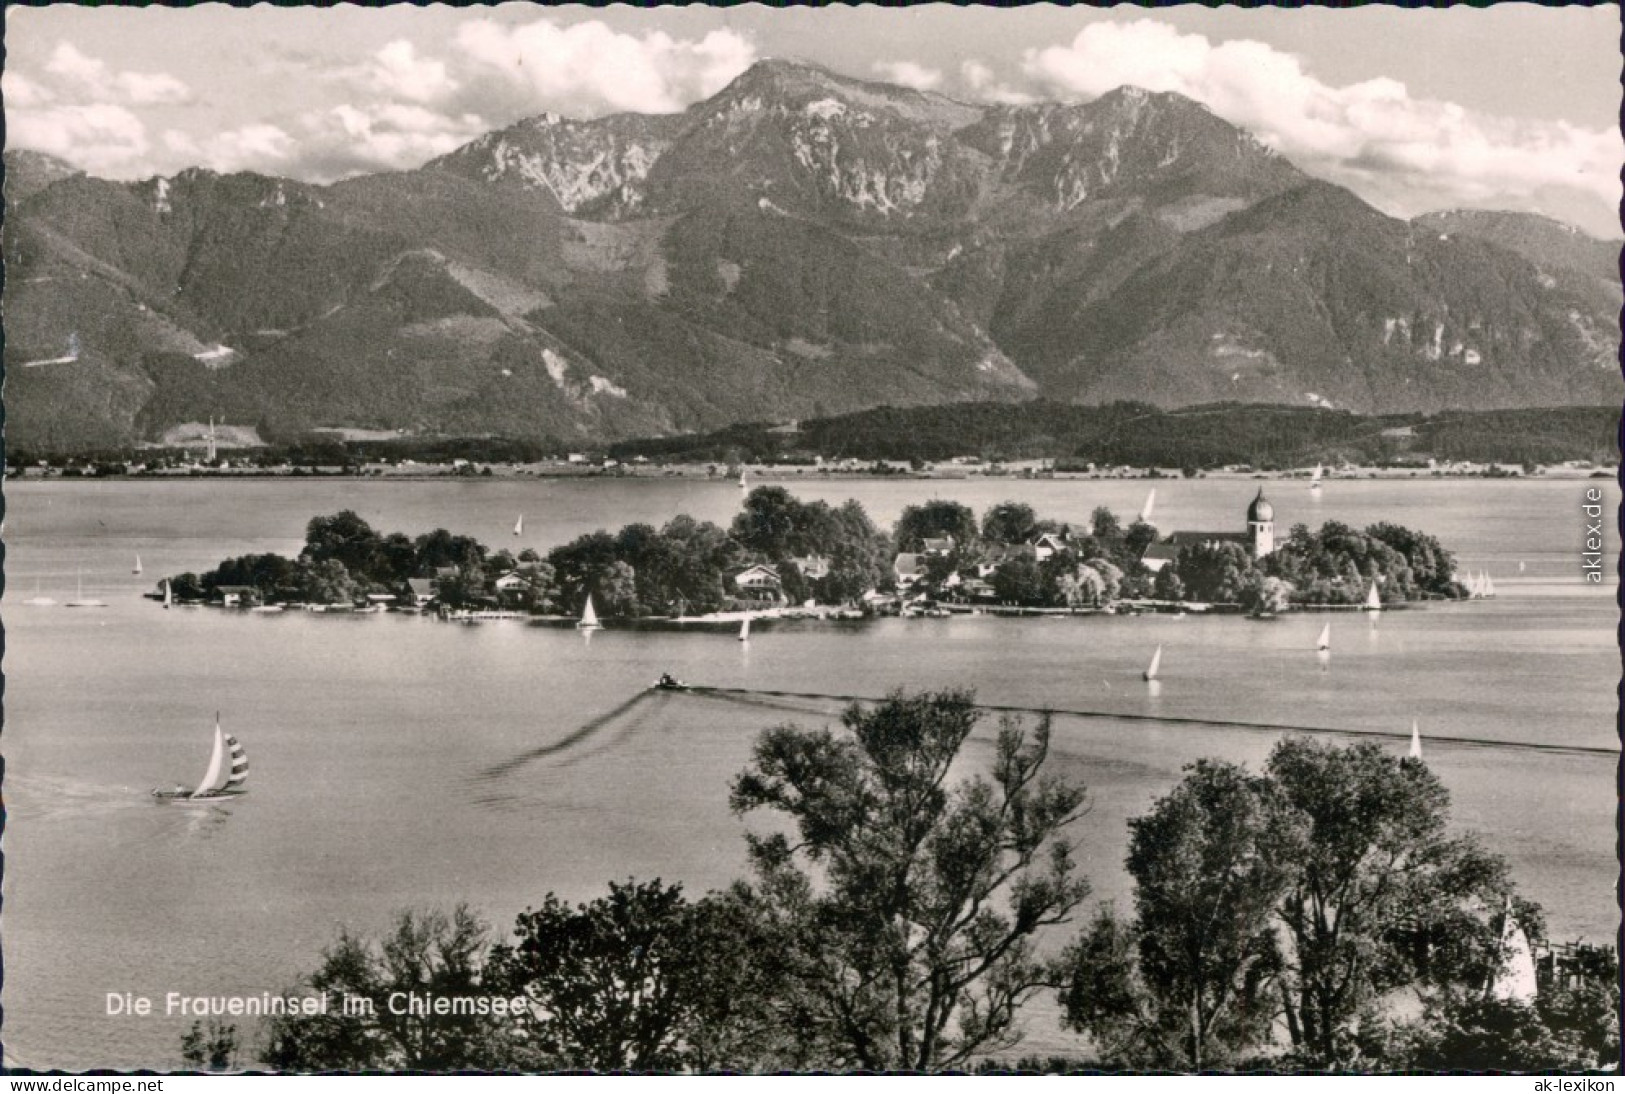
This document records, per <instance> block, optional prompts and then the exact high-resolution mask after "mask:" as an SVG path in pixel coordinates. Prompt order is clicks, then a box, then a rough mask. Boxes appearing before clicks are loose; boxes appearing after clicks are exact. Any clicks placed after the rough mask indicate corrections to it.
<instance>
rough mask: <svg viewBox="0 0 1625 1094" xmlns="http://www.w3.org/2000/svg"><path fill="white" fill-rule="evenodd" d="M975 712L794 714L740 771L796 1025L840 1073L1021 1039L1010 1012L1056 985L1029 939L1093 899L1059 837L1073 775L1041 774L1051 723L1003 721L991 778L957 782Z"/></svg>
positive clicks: (966, 707) (956, 1056) (914, 700)
mask: <svg viewBox="0 0 1625 1094" xmlns="http://www.w3.org/2000/svg"><path fill="white" fill-rule="evenodd" d="M979 718H980V712H979V711H978V710H977V709H976V707H975V706H974V700H973V698H972V696H971V694H970V693H969V692H966V691H944V692H936V693H924V694H920V695H914V696H906V695H904V694H902V693H901V692H895V693H893V694H892V695H891V696H889V697H888V698H887V699H885V700H884V701H882V702H881V703H879V704H877V705H875V706H874V707H872V708H870V709H867V710H866V709H863V708H861V707H859V706H856V705H854V706H853V707H851V708H849V709H848V710H847V712H846V714H845V715H844V716H843V717H842V721H841V731H840V732H839V733H837V732H834V731H832V730H830V729H828V728H825V729H820V730H807V729H802V728H799V727H797V726H794V725H784V726H780V727H778V728H776V729H771V730H768V731H767V732H766V733H764V734H763V735H762V737H761V738H760V739H759V740H758V741H757V744H756V749H755V759H754V763H753V764H752V766H751V767H750V768H748V769H747V770H746V771H745V772H744V773H742V774H741V775H740V776H739V777H738V778H737V779H736V780H735V782H734V786H733V792H732V796H731V802H732V804H733V807H734V810H735V811H736V812H738V813H741V814H744V813H748V812H751V811H753V810H757V809H767V810H770V811H772V812H774V813H777V814H781V815H782V816H783V817H784V818H785V819H787V820H789V821H790V822H791V823H792V824H793V825H794V829H795V833H796V839H795V841H794V842H792V840H791V839H790V838H789V837H788V836H787V835H786V834H784V833H783V832H777V833H774V834H755V833H753V834H751V835H749V836H748V837H747V839H748V841H749V844H750V856H751V862H752V864H753V866H754V868H755V871H756V875H757V888H756V892H757V893H758V894H759V896H760V899H761V900H762V901H763V903H764V904H765V905H766V906H767V907H768V908H769V909H771V910H772V911H773V913H774V914H775V916H776V917H777V918H778V919H780V920H781V921H782V922H784V923H786V924H788V925H790V929H789V930H788V931H787V932H786V937H785V946H786V949H785V951H784V954H783V957H784V959H785V976H786V977H787V982H788V984H789V985H790V986H791V987H792V989H793V991H794V994H795V997H796V998H798V999H800V1000H801V1001H802V1005H803V1007H804V1009H803V1010H802V1012H801V1013H800V1014H799V1015H798V1019H799V1021H800V1022H801V1023H802V1026H801V1028H803V1029H805V1030H807V1031H808V1032H809V1033H810V1034H811V1035H812V1036H814V1037H816V1038H819V1039H821V1040H823V1041H825V1042H827V1043H828V1044H829V1046H830V1050H831V1052H832V1054H833V1055H832V1058H831V1060H830V1065H831V1066H835V1067H838V1068H842V1069H877V1070H894V1069H903V1070H915V1071H941V1070H945V1069H950V1068H954V1067H958V1066H962V1065H964V1064H965V1063H966V1062H967V1061H969V1060H970V1059H971V1058H972V1057H974V1056H976V1055H978V1054H981V1053H985V1052H989V1051H992V1050H995V1049H998V1048H1001V1047H1005V1046H1008V1045H1010V1044H1013V1043H1014V1042H1015V1040H1016V1039H1017V1037H1018V1036H1019V1031H1018V1029H1017V1027H1016V1021H1015V1019H1016V1011H1017V1008H1018V1007H1019V1006H1020V1005H1021V1004H1022V1003H1023V1002H1024V1001H1025V1000H1026V999H1027V998H1029V997H1030V996H1031V995H1032V994H1033V993H1034V992H1036V991H1038V990H1040V989H1041V988H1043V987H1045V986H1057V985H1058V984H1059V976H1060V970H1059V969H1058V968H1057V967H1056V966H1054V964H1053V963H1051V962H1045V961H1042V960H1040V959H1039V958H1038V957H1037V956H1036V954H1035V951H1034V940H1035V937H1036V935H1037V934H1038V932H1040V931H1042V930H1044V929H1045V928H1048V927H1051V926H1054V925H1057V924H1060V923H1064V922H1066V921H1067V919H1068V918H1069V917H1070V915H1071V913H1072V911H1073V909H1074V908H1075V907H1076V906H1077V905H1078V904H1079V903H1080V902H1081V901H1082V900H1083V899H1084V897H1085V896H1086V895H1087V893H1088V885H1087V883H1086V882H1084V881H1083V880H1081V879H1079V878H1076V877H1074V876H1073V866H1072V859H1071V847H1070V844H1069V843H1068V842H1067V841H1066V840H1065V839H1064V838H1063V836H1062V833H1063V831H1064V829H1065V828H1066V826H1067V825H1069V824H1071V823H1072V822H1073V821H1075V820H1076V819H1077V818H1078V817H1080V816H1081V815H1082V814H1083V812H1084V790H1083V788H1082V787H1081V786H1077V785H1075V784H1072V783H1069V782H1066V781H1064V780H1061V779H1057V778H1055V777H1053V776H1050V775H1048V774H1045V773H1044V771H1043V768H1044V764H1045V761H1046V759H1047V758H1048V754H1049V741H1050V725H1049V720H1048V719H1047V718H1045V719H1043V720H1041V721H1040V722H1039V724H1038V725H1037V726H1036V727H1035V728H1034V729H1033V730H1032V732H1031V733H1030V734H1029V733H1028V732H1027V731H1026V730H1025V729H1024V728H1023V727H1022V726H1021V725H1020V724H1019V723H1018V722H1017V721H1015V720H1014V719H1006V720H1004V721H1003V722H1002V723H1001V726H1000V729H999V735H998V743H997V747H996V753H995V758H994V761H993V765H992V772H991V778H989V777H986V776H982V775H975V776H972V777H971V778H969V779H966V780H963V781H961V782H959V783H958V784H957V785H953V786H950V785H949V784H948V774H949V770H950V768H951V767H952V765H953V763H954V761H955V759H956V758H957V757H958V756H959V755H960V752H961V749H962V748H963V746H964V744H965V741H966V740H967V738H968V737H969V736H970V734H971V731H972V730H973V729H974V728H975V725H976V723H977V721H978V720H979Z"/></svg>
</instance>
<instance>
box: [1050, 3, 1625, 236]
mask: <svg viewBox="0 0 1625 1094" xmlns="http://www.w3.org/2000/svg"><path fill="white" fill-rule="evenodd" d="M1022 68H1023V71H1024V72H1025V74H1026V75H1027V76H1028V78H1029V79H1031V80H1032V81H1033V82H1034V84H1035V85H1036V86H1038V87H1040V88H1041V89H1043V91H1044V92H1045V93H1046V94H1048V95H1052V96H1061V97H1084V98H1093V97H1095V96H1098V95H1101V94H1104V93H1105V92H1107V91H1110V90H1112V89H1113V88H1116V87H1119V86H1121V85H1124V84H1133V85H1136V86H1139V87H1143V88H1145V89H1147V90H1149V91H1173V92H1178V93H1179V94H1181V95H1185V96H1188V97H1189V98H1192V99H1195V100H1197V101H1199V102H1202V103H1205V104H1206V105H1207V106H1208V107H1209V108H1210V109H1211V110H1213V112H1214V113H1215V114H1218V115H1219V116H1220V117H1223V118H1225V119H1226V120H1227V121H1230V122H1232V123H1234V124H1236V125H1239V126H1242V127H1243V128H1246V129H1248V130H1251V131H1252V132H1253V133H1254V134H1255V135H1257V136H1258V138H1259V139H1260V140H1262V141H1264V142H1265V143H1266V144H1269V145H1270V146H1271V147H1274V148H1275V149H1277V150H1278V151H1280V152H1281V153H1283V154H1284V155H1286V156H1287V157H1288V158H1290V159H1292V160H1294V161H1295V162H1297V163H1298V164H1300V165H1301V166H1303V167H1304V168H1305V169H1307V170H1309V171H1311V172H1313V173H1316V174H1321V175H1324V176H1326V177H1329V178H1333V179H1335V180H1336V181H1339V182H1343V183H1345V184H1348V185H1352V186H1354V188H1356V189H1359V190H1360V191H1361V192H1362V193H1365V194H1367V195H1368V196H1370V197H1372V199H1373V200H1382V198H1384V197H1386V198H1387V201H1386V204H1387V205H1388V206H1389V207H1390V208H1391V209H1393V211H1395V212H1400V213H1402V214H1407V215H1408V214H1412V213H1415V212H1420V211H1421V210H1422V209H1425V208H1429V207H1436V206H1437V205H1439V204H1452V203H1462V204H1483V203H1485V202H1494V201H1502V202H1512V201H1517V200H1519V199H1523V201H1524V203H1526V204H1527V199H1530V198H1532V197H1534V196H1535V195H1538V194H1540V193H1541V192H1543V191H1548V190H1550V189H1551V188H1553V187H1557V188H1561V189H1568V190H1571V191H1572V190H1578V191H1582V192H1584V193H1586V194H1588V195H1590V196H1591V197H1593V198H1597V199H1600V200H1601V201H1603V202H1604V203H1605V204H1607V205H1608V206H1609V207H1610V208H1611V207H1613V206H1614V205H1616V204H1617V203H1618V200H1619V164H1620V161H1621V158H1622V146H1621V145H1622V142H1621V138H1620V134H1619V133H1618V132H1617V131H1614V130H1609V131H1602V130H1587V129H1584V128H1581V127H1577V126H1572V125H1567V124H1564V123H1547V122H1522V121H1515V120H1513V119H1508V118H1502V117H1496V116H1492V115H1488V114H1483V113H1478V112H1473V111H1468V110H1465V109H1464V108H1462V107H1461V106H1459V105H1457V104H1455V103H1449V102H1441V101H1436V100H1429V99H1418V98H1415V97H1413V96H1412V95H1411V94H1410V92H1409V90H1408V89H1407V88H1406V87H1405V85H1404V84H1402V83H1399V82H1398V81H1396V80H1390V79H1374V80H1367V81H1364V82H1361V83H1355V84H1348V85H1345V86H1342V87H1337V86H1332V85H1329V84H1326V83H1324V82H1322V81H1320V80H1318V79H1316V78H1315V77H1313V76H1311V75H1309V74H1308V73H1306V72H1305V71H1304V69H1303V66H1302V64H1301V63H1300V62H1299V61H1298V59H1297V58H1295V57H1293V56H1291V55H1290V54H1287V53H1283V52H1281V51H1279V50H1276V49H1274V48H1272V47H1270V46H1268V45H1265V44H1264V43H1262V42H1255V41H1249V40H1231V41H1224V42H1219V43H1213V42H1210V41H1209V40H1208V39H1207V38H1205V37H1203V36H1202V35H1200V34H1180V33H1179V32H1178V31H1177V30H1175V29H1174V28H1173V27H1171V26H1169V25H1167V24H1165V23H1159V22H1157V21H1155V20H1150V19H1141V20H1137V21H1135V22H1131V23H1108V22H1101V23H1094V24H1091V25H1090V26H1088V27H1085V28H1084V29H1083V30H1082V31H1080V32H1079V34H1078V36H1077V37H1076V38H1074V39H1073V41H1072V43H1071V44H1070V45H1066V46H1051V47H1048V48H1045V49H1035V50H1028V51H1027V52H1026V54H1025V56H1024V59H1023V62H1022Z"/></svg>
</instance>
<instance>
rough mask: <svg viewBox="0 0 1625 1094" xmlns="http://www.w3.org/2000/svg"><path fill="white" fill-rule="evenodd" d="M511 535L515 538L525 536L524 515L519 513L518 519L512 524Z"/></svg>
mask: <svg viewBox="0 0 1625 1094" xmlns="http://www.w3.org/2000/svg"><path fill="white" fill-rule="evenodd" d="M513 534H514V535H516V536H522V535H524V534H525V514H523V513H520V514H519V519H518V520H516V521H514V522H513Z"/></svg>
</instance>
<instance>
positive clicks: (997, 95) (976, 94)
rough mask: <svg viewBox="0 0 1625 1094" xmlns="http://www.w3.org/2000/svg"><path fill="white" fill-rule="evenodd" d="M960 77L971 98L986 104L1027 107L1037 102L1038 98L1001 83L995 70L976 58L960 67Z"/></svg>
mask: <svg viewBox="0 0 1625 1094" xmlns="http://www.w3.org/2000/svg"><path fill="white" fill-rule="evenodd" d="M959 76H960V79H961V81H962V82H963V83H964V85H965V89H966V90H967V91H968V92H969V97H970V98H972V99H977V100H979V101H981V102H984V103H1002V104H1004V105H1006V106H1025V105H1026V104H1028V103H1031V102H1036V101H1037V96H1035V95H1031V94H1029V93H1027V92H1025V91H1019V90H1017V89H1016V88H1013V87H1011V86H1010V85H1008V84H1006V83H1003V82H1001V81H1000V80H999V78H998V77H997V76H995V75H994V72H993V69H991V68H990V67H988V66H987V65H986V64H984V63H983V62H981V61H978V60H976V59H975V58H974V57H973V58H971V59H970V60H968V61H966V62H965V63H964V64H962V65H960V66H959Z"/></svg>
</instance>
